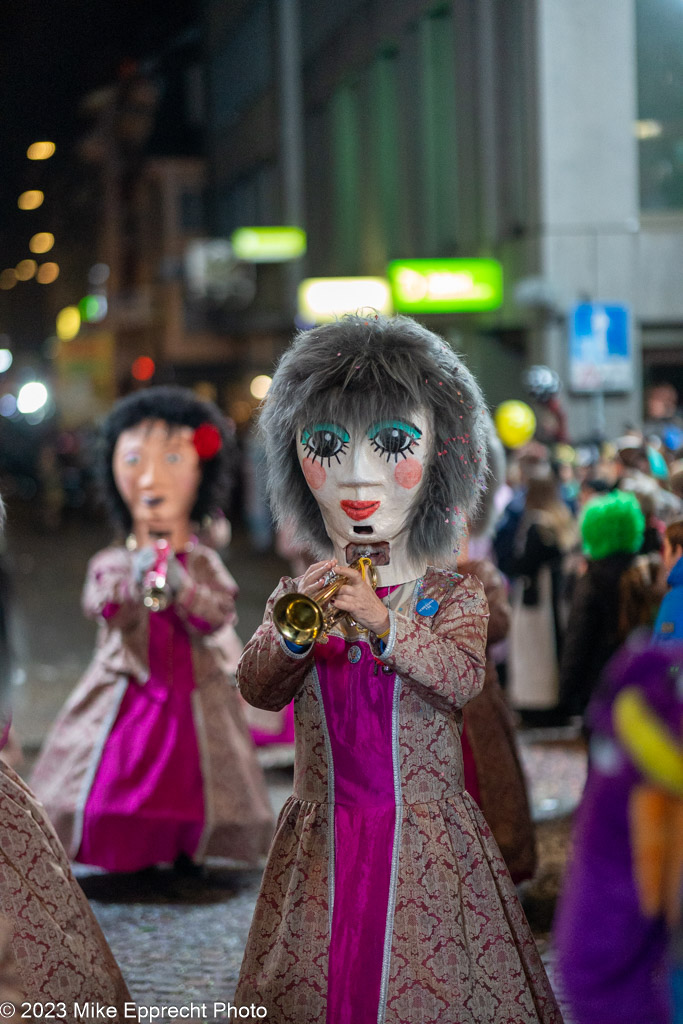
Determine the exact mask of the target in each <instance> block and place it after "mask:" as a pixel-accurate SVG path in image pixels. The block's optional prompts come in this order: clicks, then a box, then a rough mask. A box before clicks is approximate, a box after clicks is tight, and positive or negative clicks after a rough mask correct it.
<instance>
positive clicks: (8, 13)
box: [0, 0, 202, 347]
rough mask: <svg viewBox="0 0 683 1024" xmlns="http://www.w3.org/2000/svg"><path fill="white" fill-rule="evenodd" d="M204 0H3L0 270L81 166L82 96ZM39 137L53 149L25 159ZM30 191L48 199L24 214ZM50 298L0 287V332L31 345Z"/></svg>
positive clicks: (174, 29) (155, 48)
mask: <svg viewBox="0 0 683 1024" xmlns="http://www.w3.org/2000/svg"><path fill="white" fill-rule="evenodd" d="M201 7H202V0H88V2H85V0H1V2H0V270H2V269H3V268H4V267H11V266H14V265H15V264H16V263H17V262H18V261H19V260H20V259H24V258H26V257H27V256H30V255H31V253H30V252H29V251H28V239H29V237H30V236H31V234H33V233H34V232H35V231H42V230H46V229H47V230H49V229H50V227H51V226H52V218H51V209H50V204H52V211H54V207H55V204H59V203H60V189H63V188H64V187H65V184H67V185H68V182H69V180H71V178H72V177H73V175H74V169H75V171H76V173H77V174H78V173H81V174H82V173H83V169H82V168H81V167H77V165H76V164H75V162H74V156H73V149H74V143H75V141H76V140H77V139H78V138H79V137H81V136H82V135H83V134H84V132H85V130H86V123H85V122H84V120H83V119H82V117H81V116H79V113H78V108H79V104H80V101H81V99H82V98H83V96H84V95H85V94H87V93H88V92H89V91H90V90H92V89H93V88H96V87H98V86H104V85H107V84H109V83H111V82H113V81H115V80H116V78H117V76H118V72H119V69H120V68H121V66H122V64H124V63H125V62H128V61H131V60H132V61H135V60H140V59H145V58H148V57H154V56H156V55H159V54H161V53H163V52H164V50H165V49H166V46H167V43H168V42H169V41H170V40H172V39H173V38H175V37H176V36H177V35H178V34H179V33H181V32H182V31H183V30H184V29H185V28H187V27H189V26H190V25H192V24H193V23H196V22H197V21H198V19H199V15H200V11H201ZM41 139H49V140H51V141H53V142H55V143H56V146H57V152H56V154H55V156H54V157H52V159H50V160H48V161H45V162H42V161H41V162H34V161H30V160H28V159H27V157H26V150H27V148H28V146H29V145H30V143H31V142H35V141H37V140H41ZM51 185H52V189H51V188H50V186H51ZM29 188H41V189H43V190H44V192H45V203H44V206H43V207H42V208H41V209H40V210H36V211H33V212H29V213H27V212H22V211H19V210H18V209H17V197H18V196H19V194H20V193H21V192H23V191H24V190H25V189H29ZM58 243H59V239H58ZM55 255H56V256H57V257H59V253H58V251H57V247H56V248H55ZM46 301H47V296H46V295H45V293H44V292H43V290H42V288H41V286H39V285H36V284H35V283H34V282H29V283H28V285H24V286H17V287H16V288H14V289H12V291H11V292H2V291H0V334H2V333H3V332H5V331H7V332H9V333H10V335H11V338H12V341H13V342H16V343H17V345H19V346H22V347H23V345H24V344H29V345H33V344H35V343H37V342H38V340H39V339H40V337H41V335H42V336H44V328H45V324H46V316H47V312H46V310H47V307H46V306H45V302H46Z"/></svg>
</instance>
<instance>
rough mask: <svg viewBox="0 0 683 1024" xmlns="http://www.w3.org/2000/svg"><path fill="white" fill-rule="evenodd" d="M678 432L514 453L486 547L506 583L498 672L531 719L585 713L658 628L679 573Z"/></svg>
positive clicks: (681, 474) (681, 480)
mask: <svg viewBox="0 0 683 1024" xmlns="http://www.w3.org/2000/svg"><path fill="white" fill-rule="evenodd" d="M676 429H677V428H676ZM673 434H674V428H673V427H672V425H671V424H670V423H669V422H668V421H667V422H666V429H665V430H663V431H659V432H657V431H651V432H646V431H645V430H642V429H635V428H631V429H629V430H628V431H627V432H626V433H624V434H623V435H622V436H620V437H618V438H616V439H614V440H612V441H609V442H605V443H602V444H599V445H598V444H590V445H581V446H577V447H572V446H571V445H569V444H556V445H544V444H540V443H538V442H537V441H532V442H531V443H530V444H528V445H526V446H525V447H523V448H521V449H520V450H518V451H516V452H511V453H509V454H508V458H507V461H506V466H505V471H504V474H505V475H504V479H503V480H500V481H496V482H495V483H494V484H493V486H494V489H495V497H494V505H495V507H496V509H497V510H498V515H497V518H496V520H495V522H494V524H493V528H492V529H491V530H490V531H489V532H488V534H487V536H485V537H483V538H479V541H478V545H479V551H480V553H481V554H486V555H487V556H488V557H490V558H491V559H492V560H493V561H494V562H495V563H496V564H497V565H498V567H499V569H500V570H501V572H502V573H503V574H504V575H505V577H506V579H507V580H508V583H509V588H510V590H509V593H510V601H511V605H512V613H511V624H510V632H509V636H508V641H507V646H506V649H505V650H503V651H502V652H501V664H500V666H499V675H500V676H501V678H502V679H503V680H504V683H505V685H506V687H507V692H508V696H509V699H510V702H511V703H512V705H513V706H514V707H515V708H516V709H517V710H518V712H519V714H520V716H521V718H522V721H523V722H526V723H527V724H531V725H556V724H563V723H566V722H567V721H568V720H569V719H570V718H571V717H572V716H582V715H583V714H584V712H585V710H586V707H587V705H588V702H589V700H590V697H591V696H592V694H593V692H594V690H595V687H596V685H597V682H598V678H599V676H600V674H601V671H602V669H603V667H604V666H605V664H606V663H607V661H608V660H609V658H610V657H611V656H612V655H613V654H614V653H615V651H616V650H617V648H618V647H620V646H621V644H623V643H624V642H625V641H626V640H627V638H628V637H629V636H630V635H631V634H633V633H634V631H636V630H647V629H652V628H653V627H654V625H655V622H656V618H657V613H658V610H659V607H660V604H661V601H662V599H663V597H664V595H665V593H666V591H667V586H668V583H667V580H668V576H669V574H670V572H671V571H672V569H673V561H672V558H671V545H670V543H669V542H668V540H667V528H668V527H672V526H673V525H674V524H676V523H678V522H679V521H681V520H683V499H682V496H683V461H681V459H680V456H681V447H680V446H679V445H677V446H676V447H675V448H672V447H671V446H670V445H669V444H668V443H667V441H670V440H672V438H673ZM676 441H680V442H681V445H683V433H682V434H681V436H680V438H679V437H676Z"/></svg>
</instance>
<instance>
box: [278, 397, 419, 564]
mask: <svg viewBox="0 0 683 1024" xmlns="http://www.w3.org/2000/svg"><path fill="white" fill-rule="evenodd" d="M431 446H432V436H431V430H430V428H429V423H428V419H427V416H426V415H425V414H424V412H422V411H420V412H417V413H415V414H413V415H412V416H411V417H410V418H408V419H403V418H396V419H391V420H386V421H382V422H379V423H370V424H369V425H368V427H367V429H366V430H364V431H359V430H356V431H354V430H353V429H351V428H347V427H345V426H344V425H343V424H342V423H331V422H324V423H323V422H320V423H307V424H305V426H304V427H303V429H302V430H301V431H300V432H299V435H298V438H297V452H298V455H299V462H300V464H301V468H302V471H303V474H304V476H305V477H306V482H307V483H308V486H309V487H310V489H311V491H312V492H313V494H314V496H315V499H316V501H317V502H318V504H319V506H320V511H321V512H322V516H323V520H324V523H325V528H326V530H327V533H328V536H329V537H330V540H331V541H332V543H333V544H334V547H335V550H336V551H341V550H343V549H347V546H348V545H352V546H353V547H355V546H357V545H361V546H362V545H363V544H377V543H380V542H389V544H390V545H392V546H393V544H394V543H395V541H396V539H397V538H398V537H399V536H400V535H401V534H403V533H404V531H405V530H406V524H407V521H408V517H409V512H410V510H411V508H412V507H413V505H414V504H415V501H416V499H417V496H418V494H419V492H420V485H421V483H422V477H423V475H424V471H425V464H426V462H427V459H428V456H429V453H430V451H431ZM348 554H354V555H355V556H356V557H357V553H356V552H354V551H352V550H349V551H347V556H348ZM352 560H353V559H352V558H348V561H352Z"/></svg>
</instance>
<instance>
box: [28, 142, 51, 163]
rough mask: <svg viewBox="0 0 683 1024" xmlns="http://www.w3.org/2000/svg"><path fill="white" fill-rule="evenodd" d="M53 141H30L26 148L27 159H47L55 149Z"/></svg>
mask: <svg viewBox="0 0 683 1024" xmlns="http://www.w3.org/2000/svg"><path fill="white" fill-rule="evenodd" d="M55 148H56V147H55V144H54V142H32V143H31V145H30V146H29V147H28V149H27V150H26V156H27V157H28V158H29V160H49V159H50V157H51V156H52V155H53V153H54V151H55Z"/></svg>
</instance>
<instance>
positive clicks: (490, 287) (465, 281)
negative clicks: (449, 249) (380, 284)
mask: <svg viewBox="0 0 683 1024" xmlns="http://www.w3.org/2000/svg"><path fill="white" fill-rule="evenodd" d="M387 277H388V278H389V282H390V284H391V291H392V295H393V298H394V308H395V309H396V311H397V312H399V313H466V312H476V311H478V310H484V309H498V307H499V306H500V305H501V304H502V302H503V268H502V267H501V265H500V263H499V262H498V260H490V259H466V260H461V259H452V260H447V259H444V260H392V262H391V263H390V264H389V266H388V267H387Z"/></svg>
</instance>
